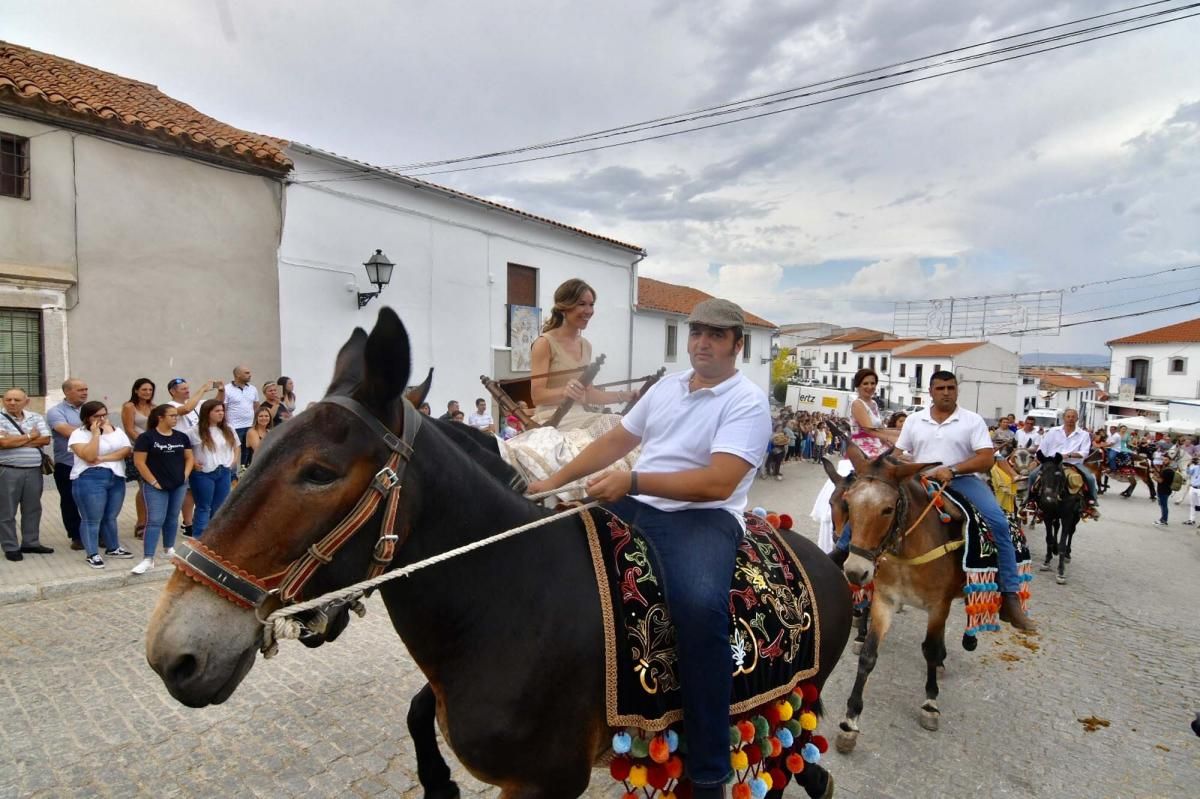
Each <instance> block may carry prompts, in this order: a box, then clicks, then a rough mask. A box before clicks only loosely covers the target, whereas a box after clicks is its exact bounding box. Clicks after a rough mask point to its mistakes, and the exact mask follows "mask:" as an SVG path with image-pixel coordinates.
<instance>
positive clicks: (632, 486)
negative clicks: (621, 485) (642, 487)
mask: <svg viewBox="0 0 1200 799" xmlns="http://www.w3.org/2000/svg"><path fill="white" fill-rule="evenodd" d="M637 492H638V486H637V472H630V473H629V495H630V496H633V495H634V494H636V493H637Z"/></svg>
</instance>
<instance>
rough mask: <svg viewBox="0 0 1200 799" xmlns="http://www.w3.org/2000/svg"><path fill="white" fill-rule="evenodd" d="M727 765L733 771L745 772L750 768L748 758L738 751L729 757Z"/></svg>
mask: <svg viewBox="0 0 1200 799" xmlns="http://www.w3.org/2000/svg"><path fill="white" fill-rule="evenodd" d="M729 765H731V766H733V770H734V771H745V770H746V769H748V768H749V767H750V758H748V757H746V753H745V752H743V751H742V750H741V749H739V750H738V751H736V752H734V753H733V754H731V755H730V756H729Z"/></svg>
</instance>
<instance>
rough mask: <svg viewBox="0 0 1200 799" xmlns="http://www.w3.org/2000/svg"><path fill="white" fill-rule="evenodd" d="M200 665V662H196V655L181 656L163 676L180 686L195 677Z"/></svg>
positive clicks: (168, 667) (169, 666)
mask: <svg viewBox="0 0 1200 799" xmlns="http://www.w3.org/2000/svg"><path fill="white" fill-rule="evenodd" d="M198 665H199V661H197V660H196V658H195V656H194V655H180V656H179V657H177V658H175V659H174V660H173V661H171V663H170V665H168V666H167V669H166V673H165V674H163V676H164V677H165V678H166V679H167V681H168V682H170V683H172V684H174V685H179V684H180V683H183V682H187V681H188V680H189V679H191V677H192V676H194V675H195V673H196V668H197V666H198Z"/></svg>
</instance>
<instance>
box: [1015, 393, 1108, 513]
mask: <svg viewBox="0 0 1200 799" xmlns="http://www.w3.org/2000/svg"><path fill="white" fill-rule="evenodd" d="M1078 424H1079V411H1077V410H1075V409H1074V408H1067V409H1066V410H1065V411H1063V423H1062V424H1061V425H1059V426H1058V427H1052V428H1050V429H1049V430H1047V431H1046V435H1045V436H1043V437H1042V443H1041V444H1040V445H1039V446H1038V452H1040V453H1042V455H1044V456H1046V457H1047V458H1053V457H1054V456H1055V455H1062V458H1063V463H1069V464H1071V465H1072V466H1074V467H1075V469H1076V470H1077V471H1078V472H1079V473H1080V474H1081V475H1083V479H1084V482H1086V483H1087V487H1088V491H1089V492H1090V493H1089V495H1088V497H1087V505H1088V514H1089V515H1091V516H1094V517H1096V518H1099V514H1098V513H1097V512H1096V510H1095V507H1096V497H1097V495H1098V494H1099V492H1098V490H1097V488H1096V475H1094V474H1092V470H1091V469H1088V468H1087V467H1085V466H1084V465H1083V459H1084V458H1086V457H1087V454H1088V453H1089V452H1091V451H1092V437H1091V435H1089V434H1088V431H1086V430H1084V429H1083V428H1081V427H1078ZM1041 471H1042V466H1041V464H1038V465H1037V466H1036V467H1034V469H1033V471H1031V472H1030V473H1029V486H1030V488H1031V489H1032V487H1033V485H1034V484H1035V483H1036V482H1037V477H1038V474H1039V473H1041Z"/></svg>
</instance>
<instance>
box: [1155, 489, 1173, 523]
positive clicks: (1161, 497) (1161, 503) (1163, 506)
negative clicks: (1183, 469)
mask: <svg viewBox="0 0 1200 799" xmlns="http://www.w3.org/2000/svg"><path fill="white" fill-rule="evenodd" d="M1170 498H1171V490H1170V489H1169V488H1166V489H1164V488H1163V487H1162V486H1161V485H1159V487H1158V507H1159V509H1160V510H1161V511H1162V519H1161V521H1162V523H1163V524H1166V523H1167V500H1169V499H1170Z"/></svg>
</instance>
